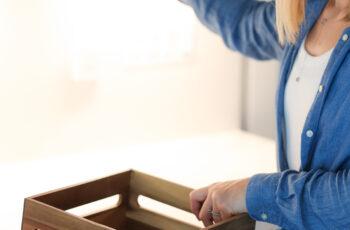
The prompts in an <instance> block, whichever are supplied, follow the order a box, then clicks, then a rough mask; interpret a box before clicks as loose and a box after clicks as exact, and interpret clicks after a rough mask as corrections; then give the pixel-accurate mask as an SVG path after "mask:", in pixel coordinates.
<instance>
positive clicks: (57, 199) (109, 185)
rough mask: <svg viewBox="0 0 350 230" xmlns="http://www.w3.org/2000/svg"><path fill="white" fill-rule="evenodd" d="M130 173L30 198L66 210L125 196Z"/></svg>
mask: <svg viewBox="0 0 350 230" xmlns="http://www.w3.org/2000/svg"><path fill="white" fill-rule="evenodd" d="M129 181H130V171H127V172H124V173H121V174H117V175H113V176H110V177H106V178H102V179H98V180H94V181H91V182H88V183H83V184H80V185H76V186H71V187H67V188H63V189H59V190H55V191H51V192H48V193H46V194H41V195H38V196H35V197H32V198H33V199H35V200H38V201H40V202H43V203H45V204H48V205H51V206H53V207H56V208H59V209H62V210H68V209H71V208H75V207H78V206H81V205H84V204H88V203H91V202H94V201H97V200H101V199H103V198H107V197H110V196H113V195H117V194H122V195H123V196H127V194H128V190H129Z"/></svg>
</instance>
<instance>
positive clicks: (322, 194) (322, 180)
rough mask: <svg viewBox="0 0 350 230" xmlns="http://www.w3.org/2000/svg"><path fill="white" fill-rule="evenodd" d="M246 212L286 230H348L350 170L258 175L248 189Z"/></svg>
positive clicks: (349, 221) (349, 220) (253, 178)
mask: <svg viewBox="0 0 350 230" xmlns="http://www.w3.org/2000/svg"><path fill="white" fill-rule="evenodd" d="M246 199H247V200H246V202H247V209H248V213H249V215H250V216H251V217H252V218H254V219H255V220H258V221H264V222H268V223H271V224H276V225H278V226H280V227H282V228H286V229H348V228H349V226H350V218H349V217H350V171H349V170H344V171H339V172H327V171H322V170H313V171H310V172H300V173H298V172H295V171H291V170H288V171H284V172H281V173H274V174H258V175H256V176H254V177H252V179H251V180H250V182H249V184H248V189H247V198H246Z"/></svg>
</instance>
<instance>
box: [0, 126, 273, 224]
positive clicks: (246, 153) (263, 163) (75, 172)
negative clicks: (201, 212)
mask: <svg viewBox="0 0 350 230" xmlns="http://www.w3.org/2000/svg"><path fill="white" fill-rule="evenodd" d="M275 165H276V162H275V143H274V142H273V141H271V140H268V139H264V138H261V137H257V136H255V135H251V134H248V133H245V132H241V131H232V132H225V133H218V134H215V135H207V136H199V137H192V138H186V139H179V140H172V141H164V142H161V143H153V144H140V145H137V146H130V147H128V148H124V149H115V150H99V151H91V152H88V151H87V152H85V153H82V154H79V153H77V154H74V155H64V154H63V155H61V156H50V157H48V158H45V159H44V158H43V159H38V160H35V161H31V162H16V163H9V164H5V163H0V175H1V178H0V180H1V181H2V184H3V186H4V187H6V188H8V189H6V190H3V191H2V192H1V196H0V202H1V203H2V207H3V208H2V209H1V210H0V214H1V215H2V216H7V217H8V218H5V219H4V220H2V222H1V223H0V229H19V228H20V223H21V216H22V208H23V198H24V197H29V196H31V195H33V194H38V193H41V192H43V191H48V190H51V189H55V188H60V187H64V186H66V185H69V184H75V183H80V182H82V181H86V180H90V179H92V178H98V177H104V176H106V175H111V174H114V173H116V172H120V171H123V170H126V169H129V168H135V169H138V170H139V171H143V172H146V173H148V174H151V175H157V176H159V177H162V178H165V179H167V180H170V181H174V182H177V183H179V184H183V185H185V186H188V187H194V188H196V187H201V186H205V185H207V184H210V183H212V182H215V181H223V180H229V179H238V178H241V177H247V176H251V175H253V174H255V173H261V172H272V171H275ZM145 204H147V205H149V206H150V207H152V208H154V209H155V210H158V211H160V212H164V213H168V212H170V214H171V215H174V216H177V217H180V218H181V219H183V220H186V221H189V222H191V223H194V224H197V225H198V222H197V221H196V220H195V218H194V217H193V216H192V215H185V214H183V213H177V212H175V211H174V212H173V210H171V209H169V208H168V207H163V206H159V204H155V203H152V202H148V201H147V202H145ZM172 212H173V213H172Z"/></svg>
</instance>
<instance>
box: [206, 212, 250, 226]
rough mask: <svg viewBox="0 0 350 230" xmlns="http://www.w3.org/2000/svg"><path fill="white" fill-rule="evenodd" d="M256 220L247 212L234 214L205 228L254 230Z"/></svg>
mask: <svg viewBox="0 0 350 230" xmlns="http://www.w3.org/2000/svg"><path fill="white" fill-rule="evenodd" d="M254 229H255V221H254V220H253V219H251V218H250V217H249V216H248V215H247V214H243V215H238V216H234V217H232V218H230V219H228V220H226V221H223V222H221V223H218V224H216V225H213V226H210V227H208V228H205V230H254Z"/></svg>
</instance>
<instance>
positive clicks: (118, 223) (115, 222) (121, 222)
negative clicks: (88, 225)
mask: <svg viewBox="0 0 350 230" xmlns="http://www.w3.org/2000/svg"><path fill="white" fill-rule="evenodd" d="M126 210H127V207H126V206H119V207H116V208H112V209H109V210H106V211H103V212H100V213H96V214H93V215H90V216H87V217H85V218H86V219H88V220H91V221H94V222H96V223H99V224H103V225H106V226H108V227H111V228H115V229H118V230H120V229H125V227H126Z"/></svg>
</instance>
